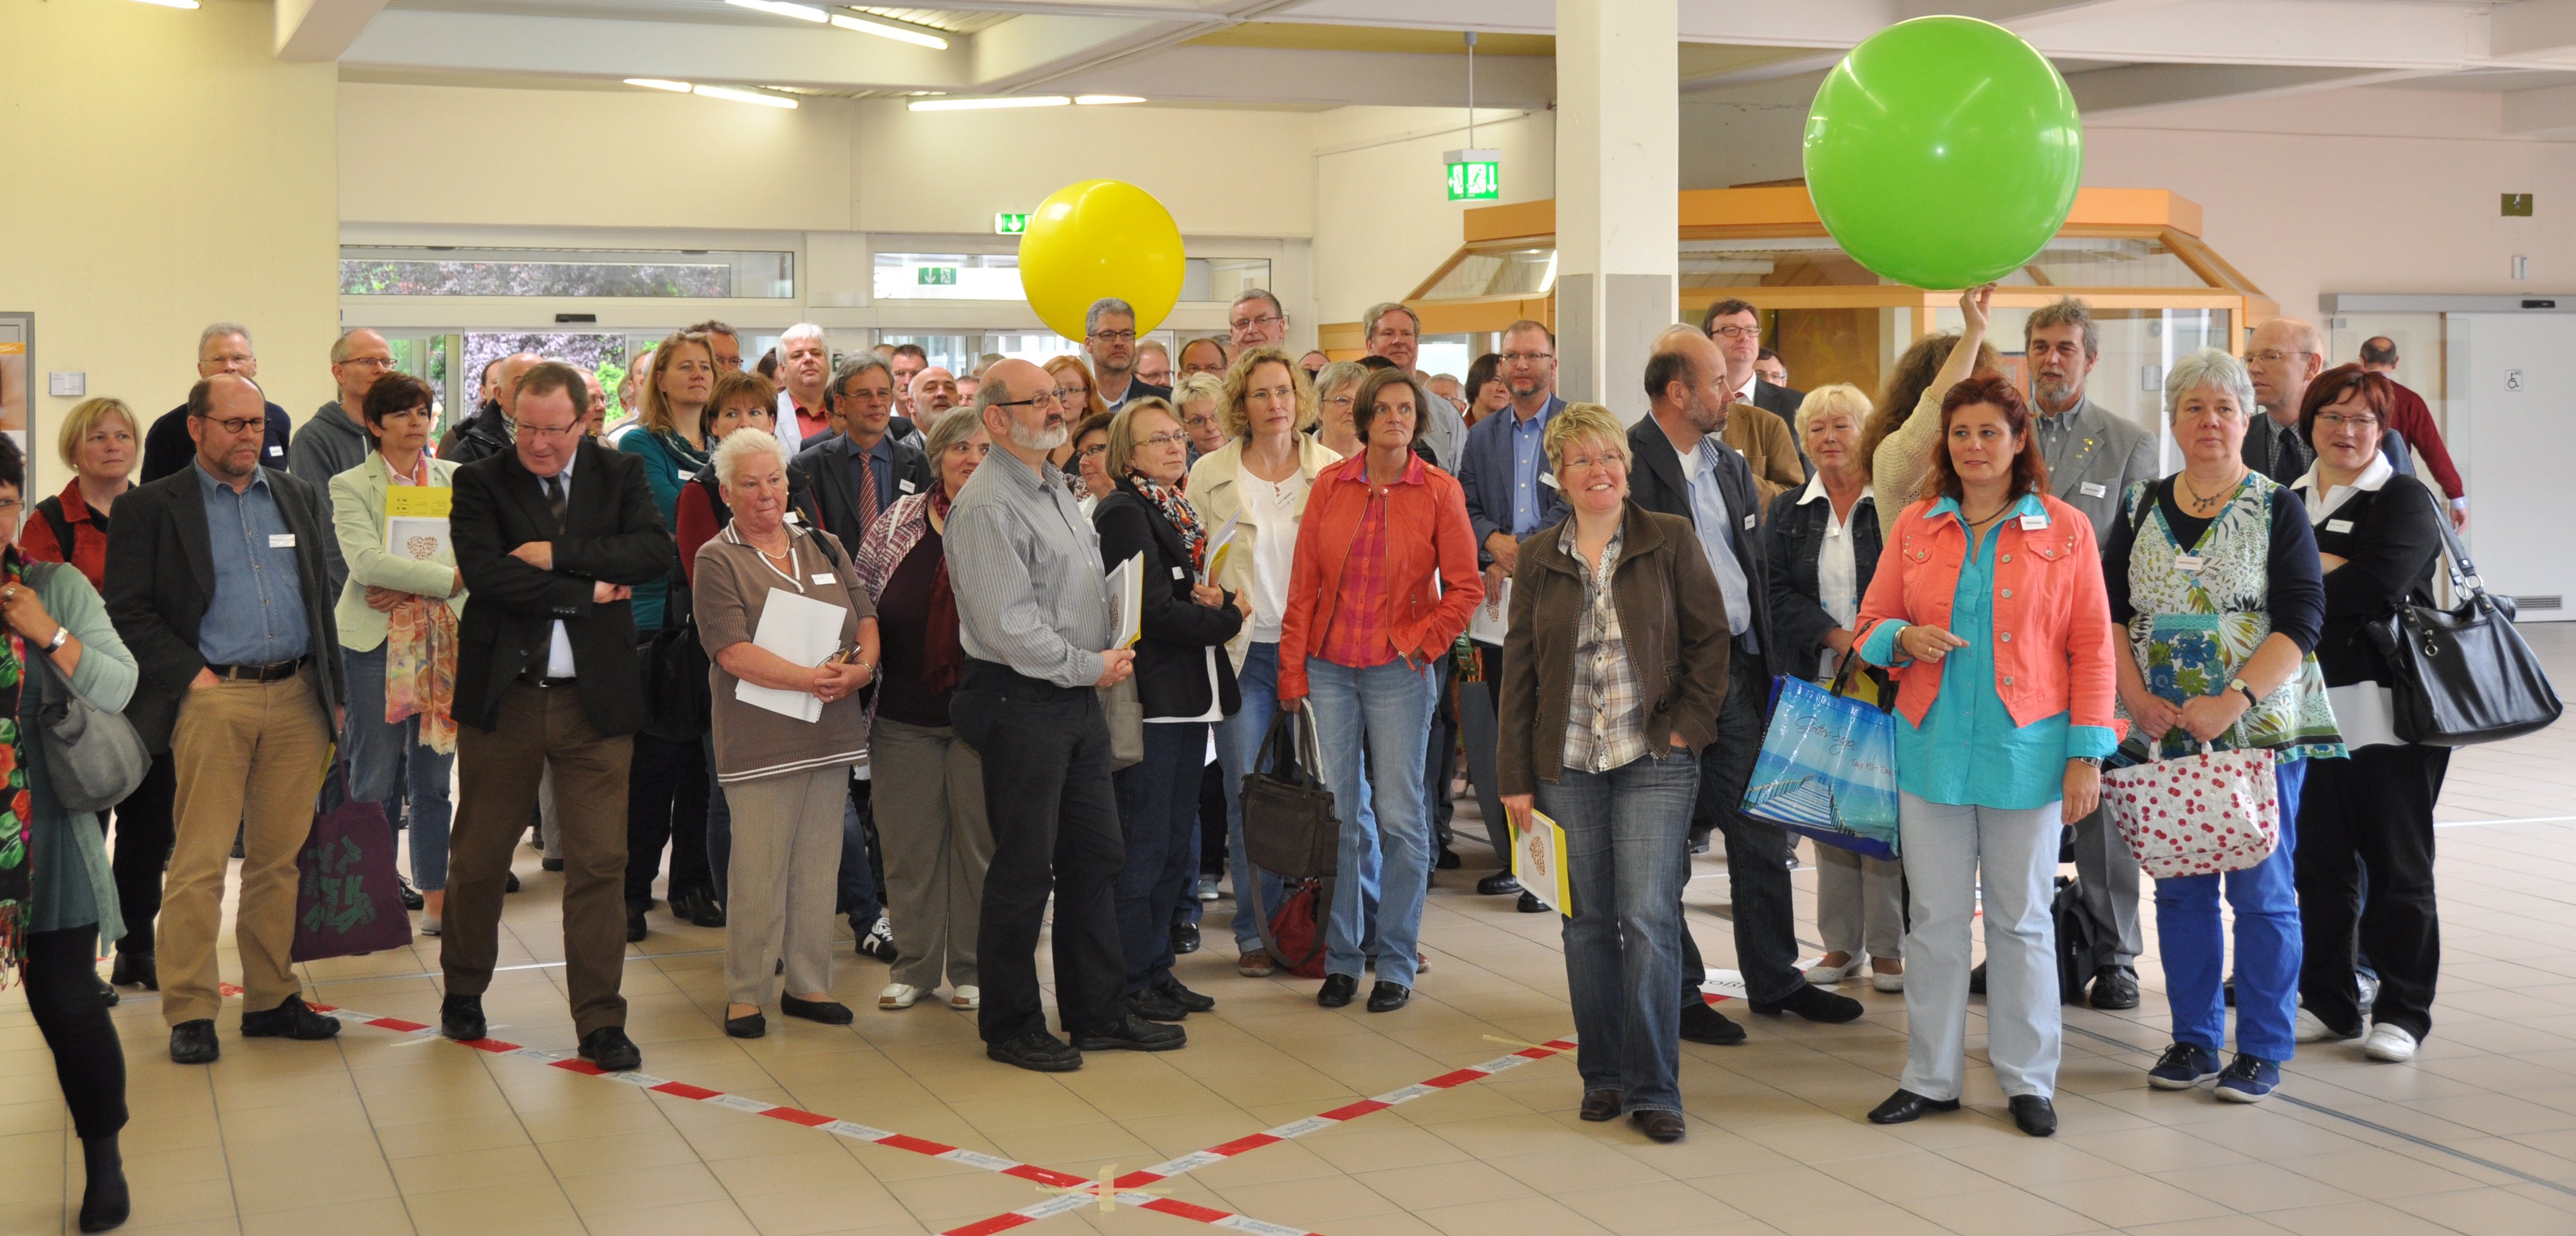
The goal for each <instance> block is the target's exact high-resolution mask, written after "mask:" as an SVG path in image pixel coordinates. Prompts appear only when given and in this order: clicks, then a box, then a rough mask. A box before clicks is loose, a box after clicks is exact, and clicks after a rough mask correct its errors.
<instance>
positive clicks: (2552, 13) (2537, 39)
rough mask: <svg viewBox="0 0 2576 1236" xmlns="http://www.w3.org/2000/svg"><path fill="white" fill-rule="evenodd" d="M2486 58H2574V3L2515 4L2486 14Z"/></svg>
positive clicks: (2533, 0)
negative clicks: (2489, 56)
mask: <svg viewBox="0 0 2576 1236" xmlns="http://www.w3.org/2000/svg"><path fill="white" fill-rule="evenodd" d="M2487 54H2488V55H2491V56H2495V57H2497V58H2499V59H2507V60H2547V59H2552V58H2559V57H2567V56H2576V0H2519V3H2514V4H2499V5H2497V6H2495V8H2494V9H2493V10H2492V11H2490V12H2489V13H2488V14H2487Z"/></svg>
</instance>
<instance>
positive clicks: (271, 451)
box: [268, 446, 286, 455]
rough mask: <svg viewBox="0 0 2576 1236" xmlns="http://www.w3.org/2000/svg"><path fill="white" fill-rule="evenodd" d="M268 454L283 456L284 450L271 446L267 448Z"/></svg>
mask: <svg viewBox="0 0 2576 1236" xmlns="http://www.w3.org/2000/svg"><path fill="white" fill-rule="evenodd" d="M268 453H269V454H271V455H283V454H285V453H286V448H285V447H282V446H272V447H270V448H268Z"/></svg>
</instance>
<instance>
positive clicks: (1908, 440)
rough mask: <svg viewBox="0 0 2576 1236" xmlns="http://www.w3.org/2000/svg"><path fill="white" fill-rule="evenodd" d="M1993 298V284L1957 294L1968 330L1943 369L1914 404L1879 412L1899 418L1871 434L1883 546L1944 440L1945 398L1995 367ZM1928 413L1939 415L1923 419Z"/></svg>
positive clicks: (1872, 471) (1872, 469)
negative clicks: (1989, 332) (1989, 331)
mask: <svg viewBox="0 0 2576 1236" xmlns="http://www.w3.org/2000/svg"><path fill="white" fill-rule="evenodd" d="M1994 296H1995V285H1993V284H1991V283H1989V284H1985V285H1983V286H1981V287H1973V288H1970V289H1968V290H1967V291H1964V292H1961V293H1959V314H1960V316H1961V317H1963V318H1965V319H1966V320H1967V326H1966V328H1965V329H1963V330H1961V331H1960V332H1959V335H1958V342H1956V343H1955V344H1953V345H1951V348H1950V355H1949V358H1948V359H1946V360H1944V361H1942V362H1941V371H1940V372H1939V373H1937V374H1935V375H1934V376H1933V378H1932V382H1931V384H1930V385H1928V386H1925V387H1924V388H1923V391H1922V393H1921V394H1920V395H1918V396H1917V397H1916V398H1915V401H1914V403H1913V404H1912V405H1911V406H1909V407H1906V408H1903V409H1899V408H1896V407H1893V406H1882V407H1880V408H1879V409H1878V415H1879V416H1880V417H1882V418H1889V417H1892V418H1895V420H1894V422H1893V423H1892V424H1890V425H1889V426H1887V427H1885V428H1879V429H1877V431H1876V432H1874V433H1872V434H1871V435H1870V436H1871V437H1872V438H1873V439H1875V445H1873V446H1872V447H1871V448H1870V451H1869V473H1870V475H1869V483H1870V487H1871V488H1872V489H1874V490H1876V491H1877V492H1878V493H1879V494H1881V495H1883V497H1882V499H1881V501H1880V502H1879V504H1878V509H1879V516H1878V525H1879V534H1880V536H1881V538H1882V541H1883V543H1884V542H1892V541H1894V540H1895V539H1896V519H1897V515H1898V513H1899V512H1901V511H1902V510H1903V509H1904V507H1905V504H1906V503H1909V502H1912V501H1913V500H1914V499H1915V497H1916V496H1917V495H1916V494H1915V492H1914V491H1915V488H1916V487H1917V486H1919V485H1921V484H1922V483H1923V478H1924V477H1925V476H1926V475H1928V474H1930V472H1931V471H1932V451H1933V448H1934V447H1936V446H1938V445H1939V444H1940V440H1941V418H1940V416H1938V415H1937V413H1938V412H1939V411H1940V408H1941V399H1942V397H1943V396H1945V395H1948V394H1949V393H1950V388H1951V387H1953V386H1957V385H1958V384H1959V383H1960V382H1961V381H1963V380H1965V379H1966V378H1967V377H1968V376H1969V375H1970V374H1973V373H1976V372H1978V371H1979V370H1980V369H1984V368H1987V367H1989V366H1991V365H1992V363H1993V361H1992V354H1991V353H1989V352H1988V351H1987V350H1986V347H1985V343H1986V313H1987V306H1988V305H1989V304H1991V303H1992V302H1993V300H1994ZM1927 409H1928V410H1930V411H1931V412H1933V413H1935V414H1936V415H1929V416H1927V415H1925V414H1924V413H1925V411H1926V410H1927Z"/></svg>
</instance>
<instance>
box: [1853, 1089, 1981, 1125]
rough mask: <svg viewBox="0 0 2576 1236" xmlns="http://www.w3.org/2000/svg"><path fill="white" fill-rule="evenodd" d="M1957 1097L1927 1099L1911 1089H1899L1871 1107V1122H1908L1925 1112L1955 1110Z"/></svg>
mask: <svg viewBox="0 0 2576 1236" xmlns="http://www.w3.org/2000/svg"><path fill="white" fill-rule="evenodd" d="M1957 1110H1959V1101H1958V1100H1957V1099H1927V1098H1924V1097H1923V1096H1922V1095H1919V1094H1916V1093H1914V1092H1913V1091H1911V1090H1899V1091H1897V1092H1896V1093H1894V1094H1891V1095H1889V1096H1887V1101H1886V1102H1884V1103H1881V1104H1879V1105H1878V1106H1876V1107H1873V1108H1871V1109H1869V1122H1870V1123H1871V1124H1906V1123H1909V1122H1911V1121H1914V1120H1917V1119H1920V1118H1921V1117H1922V1115H1923V1113H1925V1112H1955V1111H1957Z"/></svg>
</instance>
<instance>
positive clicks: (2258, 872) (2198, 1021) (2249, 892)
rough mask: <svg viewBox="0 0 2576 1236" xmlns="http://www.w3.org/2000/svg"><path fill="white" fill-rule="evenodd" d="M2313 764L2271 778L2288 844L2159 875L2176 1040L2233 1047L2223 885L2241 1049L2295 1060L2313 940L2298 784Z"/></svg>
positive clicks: (2159, 914)
mask: <svg viewBox="0 0 2576 1236" xmlns="http://www.w3.org/2000/svg"><path fill="white" fill-rule="evenodd" d="M2307 777H2308V764H2307V761H2305V760H2296V761H2293V762H2291V763H2288V764H2283V765H2280V766H2279V767H2278V768H2277V769H2275V770H2274V772H2273V781H2274V783H2275V784H2276V785H2278V786H2279V787H2280V792H2281V844H2280V845H2279V846H2277V847H2275V848H2274V849H2273V851H2272V856H2271V857H2270V858H2267V859H2264V860H2263V861H2262V862H2260V863H2257V864H2255V865H2254V866H2252V867H2249V868H2246V869H2245V870H2243V871H2231V872H2228V873H2226V874H2225V875H2203V876H2184V877H2181V878H2179V879H2172V880H2158V881H2156V933H2157V935H2159V936H2160V937H2162V939H2161V940H2160V941H2159V945H2160V947H2161V950H2162V953H2163V957H2164V963H2165V1001H2166V1003H2167V1004H2168V1005H2170V1006H2171V1007H2172V1009H2173V1036H2174V1041H2175V1042H2177V1043H2189V1044H2191V1045H2192V1046H2194V1047H2200V1048H2205V1049H2207V1050H2210V1051H2217V1050H2218V1049H2220V1048H2221V1047H2224V1046H2226V1044H2227V1004H2226V996H2225V992H2224V989H2223V986H2222V982H2223V980H2222V978H2221V975H2222V974H2223V973H2224V971H2225V968H2226V967H2225V962H2226V960H2227V938H2226V933H2225V931H2224V930H2223V929H2222V928H2221V927H2220V926H2219V921H2218V893H2219V888H2220V885H2221V882H2224V884H2225V886H2226V890H2227V904H2228V905H2230V906H2232V907H2234V908H2235V910H2236V1050H2237V1051H2239V1052H2242V1053H2244V1054H2246V1055H2249V1056H2252V1057H2254V1058H2255V1059H2257V1060H2270V1061H2274V1062H2276V1063H2277V1062H2280V1061H2284V1060H2288V1059H2289V1058H2290V1053H2291V1052H2292V1050H2293V1044H2295V1043H2296V1042H2297V1039H2296V1036H2295V1035H2294V1034H2293V1032H2292V1029H2291V1019H2293V1018H2295V1017H2297V1016H2298V1007H2299V963H2300V960H2301V958H2302V956H2303V954H2304V946H2305V937H2304V936H2303V935H2302V934H2301V930H2300V927H2299V892H2298V885H2297V879H2296V871H2297V859H2296V857H2295V856H2296V854H2297V852H2298V842H2299V837H2298V823H2299V790H2300V787H2301V786H2303V785H2305V784H2306V783H2307Z"/></svg>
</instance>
